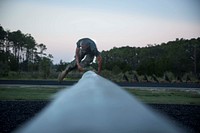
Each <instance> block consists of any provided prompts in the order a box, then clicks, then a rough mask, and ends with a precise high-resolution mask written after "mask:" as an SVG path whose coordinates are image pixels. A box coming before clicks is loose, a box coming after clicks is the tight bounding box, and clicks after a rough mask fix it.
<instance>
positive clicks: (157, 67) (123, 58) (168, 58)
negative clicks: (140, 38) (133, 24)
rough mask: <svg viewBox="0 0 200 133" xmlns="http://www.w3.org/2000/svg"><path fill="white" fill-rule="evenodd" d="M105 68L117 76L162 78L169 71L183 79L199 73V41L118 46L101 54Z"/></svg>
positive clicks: (193, 39)
mask: <svg viewBox="0 0 200 133" xmlns="http://www.w3.org/2000/svg"><path fill="white" fill-rule="evenodd" d="M101 54H102V57H103V69H106V70H110V71H113V72H115V73H120V72H122V73H125V72H127V71H135V72H136V73H137V74H138V75H147V76H152V75H154V76H157V77H162V76H163V75H164V74H165V73H166V72H171V73H173V74H174V75H175V76H176V77H182V76H183V75H184V74H186V73H192V74H194V75H195V76H198V77H199V73H200V38H197V39H195V38H192V39H190V40H187V39H183V38H181V39H178V38H177V39H176V40H175V41H169V42H167V43H162V44H157V45H156V44H155V45H147V46H146V47H143V48H140V47H130V46H126V47H119V48H116V47H114V48H112V49H111V50H108V51H102V53H101Z"/></svg>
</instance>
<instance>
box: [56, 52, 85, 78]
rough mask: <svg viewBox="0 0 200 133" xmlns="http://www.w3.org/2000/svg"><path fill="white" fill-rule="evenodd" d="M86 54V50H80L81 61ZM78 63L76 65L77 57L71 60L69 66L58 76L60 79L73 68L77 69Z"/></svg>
mask: <svg viewBox="0 0 200 133" xmlns="http://www.w3.org/2000/svg"><path fill="white" fill-rule="evenodd" d="M84 56H85V52H83V51H82V50H80V52H79V61H81V60H82V59H83V58H84ZM76 68H77V65H76V59H74V60H73V61H72V62H70V63H69V64H68V65H67V67H66V68H65V70H64V71H62V72H61V73H60V74H59V76H58V81H59V82H61V81H62V80H63V79H64V78H65V76H66V75H67V74H68V73H69V72H70V71H72V70H74V69H76Z"/></svg>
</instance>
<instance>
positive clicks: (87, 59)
mask: <svg viewBox="0 0 200 133" xmlns="http://www.w3.org/2000/svg"><path fill="white" fill-rule="evenodd" d="M93 59H94V55H90V54H88V55H86V57H85V59H84V60H83V61H81V63H80V65H81V66H82V67H83V68H84V67H87V66H89V65H90V63H91V62H92V61H93Z"/></svg>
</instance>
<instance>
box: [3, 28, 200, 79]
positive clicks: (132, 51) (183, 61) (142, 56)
mask: <svg viewBox="0 0 200 133" xmlns="http://www.w3.org/2000/svg"><path fill="white" fill-rule="evenodd" d="M46 50H47V47H46V45H45V44H43V43H37V42H36V40H35V39H34V37H32V35H31V34H24V33H22V32H21V31H20V30H17V31H12V32H11V31H9V30H7V31H5V30H4V29H3V27H2V26H1V25H0V76H1V77H6V76H8V75H9V73H10V72H15V73H17V74H18V75H20V74H21V73H23V72H27V73H32V75H33V77H34V75H38V74H40V75H41V78H49V77H51V78H57V75H58V73H59V72H60V71H62V70H63V69H65V67H66V65H67V64H68V62H63V61H62V60H61V61H60V63H59V64H53V62H52V59H53V56H52V55H51V54H47V53H45V51H46ZM101 55H102V58H103V66H102V68H103V70H102V72H103V74H102V75H103V76H105V77H106V78H110V77H117V76H116V75H121V76H125V75H123V74H127V73H129V74H130V73H132V77H133V76H134V79H137V77H136V75H144V78H146V79H147V77H148V76H152V77H153V78H155V77H163V76H165V75H166V73H172V74H173V75H174V76H175V77H183V76H184V75H185V74H186V73H192V74H193V75H194V76H196V77H199V73H200V37H198V38H192V39H183V38H181V39H179V38H177V39H176V40H174V41H169V42H167V43H162V44H154V45H152V44H149V45H147V46H146V47H130V46H128V45H127V46H124V47H119V48H117V47H114V48H112V49H110V50H108V51H102V52H101ZM97 66H98V65H97V63H93V64H92V67H93V68H94V69H97ZM35 72H36V73H37V74H35ZM133 73H134V74H135V75H133ZM69 75H70V74H69ZM113 75H115V76H113ZM130 75H131V74H130ZM75 77H77V76H75Z"/></svg>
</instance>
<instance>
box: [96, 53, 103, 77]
mask: <svg viewBox="0 0 200 133" xmlns="http://www.w3.org/2000/svg"><path fill="white" fill-rule="evenodd" d="M97 62H98V74H100V73H101V69H102V57H101V55H100V54H99V55H98V56H97Z"/></svg>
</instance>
